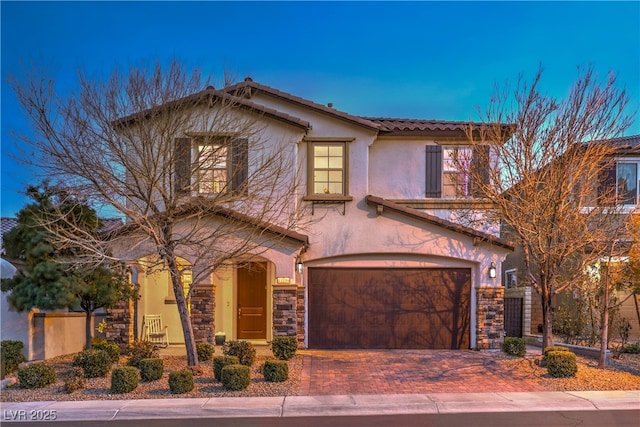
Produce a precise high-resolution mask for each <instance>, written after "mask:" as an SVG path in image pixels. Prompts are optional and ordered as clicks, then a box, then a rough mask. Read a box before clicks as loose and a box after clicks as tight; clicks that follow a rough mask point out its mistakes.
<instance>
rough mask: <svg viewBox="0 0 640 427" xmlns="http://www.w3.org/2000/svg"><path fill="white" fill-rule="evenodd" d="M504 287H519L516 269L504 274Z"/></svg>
mask: <svg viewBox="0 0 640 427" xmlns="http://www.w3.org/2000/svg"><path fill="white" fill-rule="evenodd" d="M504 285H505V287H506V288H507V289H511V288H515V287H516V286H518V270H516V269H515V268H514V269H511V270H506V271H505V272H504Z"/></svg>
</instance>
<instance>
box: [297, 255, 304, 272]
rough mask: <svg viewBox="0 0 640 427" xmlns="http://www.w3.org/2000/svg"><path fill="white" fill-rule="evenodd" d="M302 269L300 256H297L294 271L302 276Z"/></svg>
mask: <svg viewBox="0 0 640 427" xmlns="http://www.w3.org/2000/svg"><path fill="white" fill-rule="evenodd" d="M302 267H303V266H302V259H300V256H299V255H298V258H296V271H297V272H298V274H302Z"/></svg>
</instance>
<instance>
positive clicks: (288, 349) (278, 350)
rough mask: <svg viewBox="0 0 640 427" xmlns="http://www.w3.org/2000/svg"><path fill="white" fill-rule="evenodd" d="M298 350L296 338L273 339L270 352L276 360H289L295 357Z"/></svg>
mask: <svg viewBox="0 0 640 427" xmlns="http://www.w3.org/2000/svg"><path fill="white" fill-rule="evenodd" d="M297 350H298V338H296V337H273V341H272V342H271V351H273V355H274V356H275V357H277V358H278V359H282V360H289V359H291V358H292V357H293V356H295V354H296V351H297Z"/></svg>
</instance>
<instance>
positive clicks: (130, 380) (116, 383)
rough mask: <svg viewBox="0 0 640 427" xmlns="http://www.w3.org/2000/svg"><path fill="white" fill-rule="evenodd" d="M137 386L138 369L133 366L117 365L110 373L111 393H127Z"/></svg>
mask: <svg viewBox="0 0 640 427" xmlns="http://www.w3.org/2000/svg"><path fill="white" fill-rule="evenodd" d="M136 387H138V370H137V369H136V368H134V367H133V366H118V367H117V368H115V369H114V370H113V372H112V373H111V393H129V392H130V391H133V390H135V389H136Z"/></svg>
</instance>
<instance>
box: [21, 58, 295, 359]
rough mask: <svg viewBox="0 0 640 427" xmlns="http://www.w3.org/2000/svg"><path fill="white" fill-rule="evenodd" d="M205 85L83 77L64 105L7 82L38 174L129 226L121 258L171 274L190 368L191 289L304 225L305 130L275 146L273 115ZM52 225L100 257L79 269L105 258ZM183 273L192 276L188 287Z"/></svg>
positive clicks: (40, 80) (153, 75)
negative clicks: (27, 128) (299, 153)
mask: <svg viewBox="0 0 640 427" xmlns="http://www.w3.org/2000/svg"><path fill="white" fill-rule="evenodd" d="M225 80H226V77H225ZM207 85H208V81H204V79H203V78H202V76H201V75H200V73H199V72H198V71H197V70H195V71H192V72H187V71H186V70H185V69H184V68H183V67H182V66H181V65H180V64H178V63H177V62H175V61H174V62H173V63H172V64H171V65H170V66H168V67H167V68H166V69H163V68H162V67H161V66H160V65H158V64H156V65H155V66H153V67H151V68H136V67H132V68H130V69H129V70H127V71H126V72H121V71H119V70H117V69H116V70H115V71H114V72H113V73H112V75H111V76H110V78H109V79H107V80H106V81H99V80H95V79H93V78H92V77H91V76H89V75H87V74H85V73H83V72H80V73H79V76H78V90H77V92H75V93H72V94H70V95H68V96H62V95H59V94H57V93H56V91H55V90H54V82H53V81H52V80H48V79H46V78H45V77H43V74H42V73H38V72H31V73H28V74H27V75H26V77H24V78H22V79H17V78H14V79H13V80H12V86H13V88H14V90H15V93H16V95H17V97H18V99H19V101H20V102H21V104H22V106H23V107H24V110H25V112H26V116H27V117H28V119H29V120H30V122H31V130H32V131H33V136H32V137H27V136H23V137H22V138H21V139H22V141H23V142H25V143H27V144H28V145H29V146H30V147H32V149H33V150H34V152H35V153H36V154H37V155H39V156H40V157H39V159H38V161H39V166H40V167H41V168H42V169H43V170H44V172H45V173H46V174H47V175H48V176H49V177H51V178H54V179H58V180H59V181H62V182H63V183H64V184H65V187H66V188H67V189H68V191H70V192H75V193H77V194H82V195H83V199H87V198H88V199H90V200H94V201H95V202H96V203H97V204H99V205H103V206H108V207H109V208H110V209H111V210H112V211H115V212H117V214H119V215H120V216H122V217H123V218H124V219H125V221H126V224H125V226H124V227H122V228H120V229H118V230H116V231H115V232H114V233H112V234H111V235H110V236H109V239H110V243H111V246H112V247H113V248H114V253H117V254H118V255H119V257H120V258H122V257H125V258H126V259H127V260H134V259H139V258H140V257H141V256H146V257H147V258H146V259H151V261H150V262H149V264H148V265H146V267H148V268H163V269H166V270H168V272H169V276H170V278H171V283H172V287H173V291H174V293H175V297H176V303H177V308H178V311H179V314H180V319H181V323H182V328H183V332H184V340H185V344H186V349H187V361H188V364H189V365H197V364H198V359H197V352H196V345H195V340H194V334H193V329H192V326H191V319H190V315H189V312H188V298H189V296H190V293H191V290H192V288H193V287H194V286H196V285H197V284H198V282H199V281H200V280H202V279H203V278H207V277H209V276H210V275H211V274H212V272H214V271H215V270H216V269H217V268H218V267H220V266H222V265H223V264H225V263H227V262H229V261H230V260H233V262H234V263H236V265H238V264H242V263H249V262H250V261H251V258H252V257H255V256H256V255H260V254H261V253H263V252H264V251H265V250H267V249H268V248H271V247H274V246H275V245H278V244H279V242H281V240H282V239H284V238H285V236H288V235H290V233H289V230H300V228H301V227H302V224H301V221H300V219H301V214H300V210H299V209H298V198H297V197H298V196H299V191H298V188H297V186H298V185H299V182H300V181H299V179H298V173H297V171H298V170H299V168H298V165H297V160H296V156H295V153H296V151H295V147H296V145H295V142H298V141H299V140H300V138H301V136H302V132H303V131H302V130H301V131H300V134H301V135H300V136H299V137H297V141H296V140H295V138H293V137H291V136H289V137H286V136H280V137H275V136H268V135H266V132H265V130H266V128H265V126H266V125H265V123H268V119H273V113H272V112H265V110H264V109H261V108H259V107H256V105H254V104H253V103H251V102H250V101H248V100H246V99H245V98H243V97H242V96H232V95H229V94H228V93H226V92H224V91H219V90H215V89H214V88H213V87H212V86H207ZM269 114H271V115H270V116H268V117H265V115H269ZM280 135H291V133H289V134H286V133H282V132H281V133H280ZM58 220H59V221H60V222H61V223H63V222H65V221H64V217H60V218H58ZM47 227H48V229H49V230H51V231H54V232H55V233H56V235H57V237H58V239H59V240H60V241H61V242H65V241H67V242H69V243H70V244H73V245H75V246H77V245H78V244H80V245H82V246H83V247H84V248H85V249H87V250H88V251H91V253H92V254H93V257H92V258H91V259H77V260H76V262H100V261H101V257H105V256H108V254H106V253H105V252H104V251H102V250H101V249H100V248H102V247H103V246H102V244H101V242H98V241H95V240H94V239H92V238H91V236H88V235H86V234H82V231H81V230H77V229H75V230H74V229H71V228H69V224H68V223H67V224H65V226H64V227H57V226H56V224H55V222H50V223H49V224H47ZM69 230H71V231H69ZM124 248H126V251H124ZM180 257H183V258H186V259H188V260H189V261H190V265H189V266H188V267H187V266H184V265H182V264H181V262H180ZM184 268H191V269H192V275H193V280H192V285H191V287H190V288H189V289H184V288H183V282H182V270H183V269H184Z"/></svg>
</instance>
